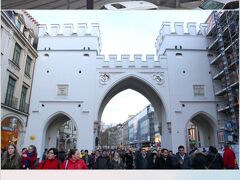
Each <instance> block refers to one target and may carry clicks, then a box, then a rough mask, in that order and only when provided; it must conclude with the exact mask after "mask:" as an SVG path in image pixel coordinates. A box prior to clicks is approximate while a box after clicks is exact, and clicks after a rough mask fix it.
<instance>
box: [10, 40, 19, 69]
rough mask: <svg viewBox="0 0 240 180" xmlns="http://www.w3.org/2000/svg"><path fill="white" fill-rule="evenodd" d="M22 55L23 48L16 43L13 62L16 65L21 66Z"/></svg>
mask: <svg viewBox="0 0 240 180" xmlns="http://www.w3.org/2000/svg"><path fill="white" fill-rule="evenodd" d="M20 53H21V47H20V46H19V45H18V44H17V43H16V44H15V48H14V53H13V60H12V61H13V62H14V64H16V65H19V59H20Z"/></svg>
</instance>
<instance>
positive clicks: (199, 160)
mask: <svg viewBox="0 0 240 180" xmlns="http://www.w3.org/2000/svg"><path fill="white" fill-rule="evenodd" d="M192 168H193V169H207V168H208V160H207V156H206V155H205V153H204V152H201V151H200V150H199V149H196V150H195V152H194V153H193V156H192Z"/></svg>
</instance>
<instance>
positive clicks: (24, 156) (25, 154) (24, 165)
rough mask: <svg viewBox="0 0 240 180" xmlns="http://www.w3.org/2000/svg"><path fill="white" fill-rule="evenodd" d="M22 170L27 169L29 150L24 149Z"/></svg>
mask: <svg viewBox="0 0 240 180" xmlns="http://www.w3.org/2000/svg"><path fill="white" fill-rule="evenodd" d="M21 158H22V168H23V169H26V161H27V148H22V154H21Z"/></svg>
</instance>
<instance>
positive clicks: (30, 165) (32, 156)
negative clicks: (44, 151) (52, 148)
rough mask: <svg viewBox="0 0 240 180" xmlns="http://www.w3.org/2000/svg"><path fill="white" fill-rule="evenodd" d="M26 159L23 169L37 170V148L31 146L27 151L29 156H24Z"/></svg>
mask: <svg viewBox="0 0 240 180" xmlns="http://www.w3.org/2000/svg"><path fill="white" fill-rule="evenodd" d="M22 157H24V158H25V161H24V162H23V163H24V164H23V167H24V168H25V169H35V163H36V162H37V148H36V146H34V145H30V146H29V147H28V150H27V154H23V155H22Z"/></svg>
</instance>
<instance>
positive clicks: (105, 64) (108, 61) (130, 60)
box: [96, 54, 167, 68]
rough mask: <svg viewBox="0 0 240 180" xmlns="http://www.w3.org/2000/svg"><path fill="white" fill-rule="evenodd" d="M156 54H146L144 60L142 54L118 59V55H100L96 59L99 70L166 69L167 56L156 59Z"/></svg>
mask: <svg viewBox="0 0 240 180" xmlns="http://www.w3.org/2000/svg"><path fill="white" fill-rule="evenodd" d="M155 58H156V56H155V55H154V54H146V56H145V58H143V55H142V54H134V55H133V56H130V55H129V54H122V55H120V58H118V56H117V54H109V55H108V56H107V57H105V55H98V56H97V57H96V60H97V67H98V68H160V67H162V68H166V65H165V61H166V59H167V57H166V56H161V57H159V59H155Z"/></svg>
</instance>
